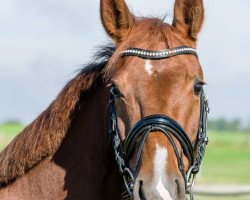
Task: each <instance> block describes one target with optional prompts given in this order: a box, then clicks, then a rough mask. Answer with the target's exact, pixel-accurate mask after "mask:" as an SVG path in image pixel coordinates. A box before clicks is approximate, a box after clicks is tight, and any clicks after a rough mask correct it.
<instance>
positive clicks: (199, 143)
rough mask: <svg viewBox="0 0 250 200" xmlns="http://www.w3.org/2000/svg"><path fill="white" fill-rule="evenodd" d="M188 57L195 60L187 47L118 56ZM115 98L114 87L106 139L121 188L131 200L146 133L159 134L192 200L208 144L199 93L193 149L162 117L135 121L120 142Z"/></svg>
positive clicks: (130, 51)
mask: <svg viewBox="0 0 250 200" xmlns="http://www.w3.org/2000/svg"><path fill="white" fill-rule="evenodd" d="M183 54H191V55H195V56H196V57H198V55H197V53H196V50H195V49H193V48H192V47H188V46H180V47H176V48H173V49H166V50H161V51H150V50H143V49H138V48H131V49H127V50H125V51H123V52H122V54H121V55H122V56H137V57H140V58H143V59H167V58H170V57H173V56H177V55H183ZM117 98H119V94H117V93H116V92H115V87H114V86H112V87H111V89H110V99H109V118H110V122H109V139H110V142H111V144H112V146H113V150H114V153H115V159H116V162H117V164H118V166H119V171H120V173H121V174H122V176H123V179H124V184H125V187H126V189H127V191H128V193H129V195H130V196H131V197H132V196H133V187H134V183H135V177H136V176H137V175H138V171H139V168H140V160H141V153H142V148H143V145H144V143H145V140H146V138H147V136H148V135H149V134H150V132H155V131H160V132H162V133H164V135H165V136H166V137H167V138H168V140H169V141H170V143H171V145H172V147H173V149H174V152H175V155H176V157H177V161H178V166H179V170H180V172H181V174H182V176H183V179H184V181H185V188H186V193H188V194H190V199H191V200H193V199H194V198H193V186H194V182H195V176H196V174H197V173H198V172H199V169H200V165H201V162H202V159H203V156H204V154H205V149H206V145H207V143H208V137H207V115H208V113H209V106H208V99H207V98H206V96H205V93H204V91H203V90H202V92H201V94H200V105H201V108H200V119H199V127H198V134H197V140H196V145H195V146H193V145H192V143H191V141H190V139H189V137H188V135H187V133H186V132H185V130H184V129H183V128H182V127H181V126H180V125H179V123H178V122H176V121H175V120H173V119H172V118H170V117H168V116H165V115H158V114H156V115H150V116H146V117H144V118H142V119H141V120H140V121H138V122H137V123H136V124H135V125H134V126H133V127H132V129H131V130H130V131H129V133H128V135H127V137H126V139H125V140H124V141H121V139H120V136H119V133H118V127H117V115H116V110H115V101H116V99H117ZM173 137H175V138H176V139H177V140H178V142H179V143H180V145H181V147H182V149H183V152H184V155H185V156H186V157H187V159H188V162H189V169H188V171H187V173H186V172H185V168H184V164H183V160H182V157H181V155H180V152H179V151H178V148H177V146H176V144H175V142H174V140H173ZM135 149H136V161H135V166H134V167H133V168H132V169H131V168H130V167H129V161H130V159H131V156H132V154H133V152H134V150H135Z"/></svg>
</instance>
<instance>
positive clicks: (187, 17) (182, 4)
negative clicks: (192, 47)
mask: <svg viewBox="0 0 250 200" xmlns="http://www.w3.org/2000/svg"><path fill="white" fill-rule="evenodd" d="M203 21H204V6H203V1H202V0H176V1H175V6H174V20H173V26H174V27H175V28H176V29H177V30H179V31H180V32H181V33H182V34H184V35H185V36H186V37H188V38H189V39H191V40H193V41H194V42H195V41H196V39H197V35H198V33H199V32H200V30H201V27H202V24H203Z"/></svg>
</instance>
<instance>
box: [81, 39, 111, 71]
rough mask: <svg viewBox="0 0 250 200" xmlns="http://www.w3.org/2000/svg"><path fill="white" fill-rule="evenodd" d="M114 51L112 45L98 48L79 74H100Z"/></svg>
mask: <svg viewBox="0 0 250 200" xmlns="http://www.w3.org/2000/svg"><path fill="white" fill-rule="evenodd" d="M114 51H115V46H114V45H113V44H112V43H107V44H105V45H101V46H98V47H97V49H96V52H95V53H94V54H93V56H92V58H91V61H90V62H89V63H87V64H84V65H83V66H82V69H81V72H82V73H86V72H93V71H98V72H101V71H102V70H103V69H104V67H105V66H106V64H107V63H108V61H109V59H110V57H111V56H112V55H113V53H114Z"/></svg>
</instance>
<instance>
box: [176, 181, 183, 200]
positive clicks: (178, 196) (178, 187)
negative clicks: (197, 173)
mask: <svg viewBox="0 0 250 200" xmlns="http://www.w3.org/2000/svg"><path fill="white" fill-rule="evenodd" d="M175 183H176V194H175V198H174V199H185V193H186V192H185V186H184V183H183V182H182V181H180V179H176V180H175Z"/></svg>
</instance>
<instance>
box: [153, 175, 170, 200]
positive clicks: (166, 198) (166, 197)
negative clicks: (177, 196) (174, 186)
mask: <svg viewBox="0 0 250 200" xmlns="http://www.w3.org/2000/svg"><path fill="white" fill-rule="evenodd" d="M156 190H157V191H158V192H159V194H160V195H161V197H162V198H163V199H164V200H172V198H171V197H170V194H169V192H168V191H167V189H166V188H165V187H164V185H163V183H162V180H161V177H160V180H159V182H158V184H157V186H156Z"/></svg>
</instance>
